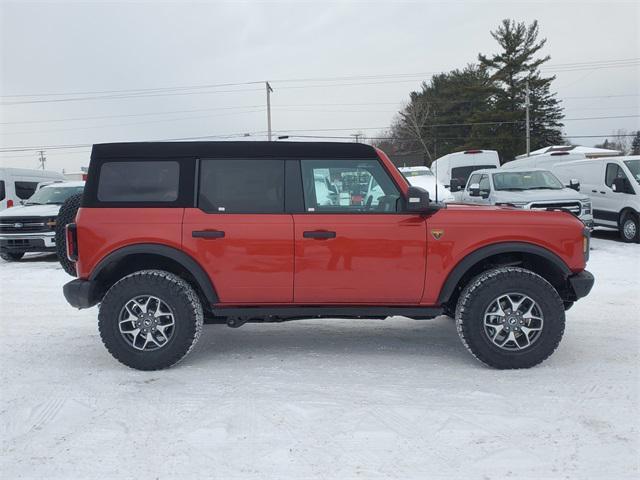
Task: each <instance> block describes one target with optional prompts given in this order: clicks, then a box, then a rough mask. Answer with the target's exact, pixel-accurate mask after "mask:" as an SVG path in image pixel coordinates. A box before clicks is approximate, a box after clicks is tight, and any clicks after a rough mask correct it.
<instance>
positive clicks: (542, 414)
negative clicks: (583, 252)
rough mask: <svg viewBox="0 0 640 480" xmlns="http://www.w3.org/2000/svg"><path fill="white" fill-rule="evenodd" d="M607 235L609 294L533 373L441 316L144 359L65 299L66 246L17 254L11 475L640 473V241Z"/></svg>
mask: <svg viewBox="0 0 640 480" xmlns="http://www.w3.org/2000/svg"><path fill="white" fill-rule="evenodd" d="M599 237H600V238H596V239H594V241H593V251H592V252H591V261H590V262H589V267H588V268H589V270H591V271H592V272H593V273H594V274H595V276H596V285H595V287H594V290H593V292H592V293H591V295H590V296H589V297H587V298H586V299H583V300H582V301H580V302H578V303H577V304H576V305H575V307H574V308H573V309H572V310H570V311H569V312H568V314H567V316H568V323H567V329H566V332H565V337H564V340H563V341H562V343H561V345H560V348H559V349H558V351H557V352H556V353H555V354H554V355H553V356H552V357H551V358H550V359H549V360H548V361H547V362H545V363H544V364H542V365H541V366H539V367H537V368H534V369H531V370H521V371H496V370H491V369H488V368H486V367H483V366H482V365H480V364H479V363H477V362H476V360H475V359H474V358H473V357H472V356H471V355H470V354H468V353H467V351H466V350H465V349H464V347H463V346H462V344H461V343H460V341H459V339H458V337H457V335H456V332H455V328H454V324H453V322H452V321H451V320H449V319H447V318H446V317H441V318H438V319H435V320H432V321H413V320H408V319H403V318H394V319H389V320H387V321H379V320H371V321H343V320H323V321H318V320H313V321H300V322H290V323H285V324H264V325H258V324H249V325H245V326H244V327H242V328H241V329H238V330H234V329H230V328H228V327H226V326H222V325H220V326H218V325H214V326H207V327H205V332H204V334H203V337H202V338H201V339H200V342H199V344H198V346H197V347H196V349H195V350H194V351H193V352H192V353H191V355H190V356H188V357H187V358H186V359H185V360H184V361H183V362H182V363H180V364H179V365H178V366H176V367H174V368H172V369H170V370H167V371H161V372H147V373H145V372H138V371H135V370H130V369H128V368H126V367H123V366H122V365H120V364H119V363H117V362H116V361H115V360H113V359H112V358H111V356H110V355H109V354H108V353H107V351H106V350H105V349H104V348H103V346H102V343H101V341H100V338H99V337H98V334H97V325H96V314H97V312H96V309H95V308H93V309H90V310H86V311H76V310H73V309H72V308H71V307H69V306H68V305H67V304H66V303H65V300H64V298H63V296H62V293H61V286H62V284H63V283H65V282H66V281H68V280H69V277H68V276H67V275H66V274H65V273H64V272H63V271H62V269H61V268H60V267H59V266H58V264H57V263H56V262H55V259H53V258H51V257H47V258H45V259H43V258H42V257H38V258H33V257H31V258H28V259H27V260H26V261H23V262H21V263H15V264H9V263H4V262H2V261H0V312H1V313H0V316H1V319H0V325H1V327H0V354H1V357H0V361H1V367H2V368H0V381H1V383H0V389H1V390H0V397H1V404H0V435H1V440H2V449H1V452H2V454H1V460H0V462H1V463H0V476H1V477H2V478H3V479H4V478H6V479H13V478H34V479H45V478H46V479H70V478H74V479H80V478H108V479H116V478H141V479H146V478H160V479H165V478H176V479H188V478H216V479H225V480H227V479H239V478H249V479H275V478H292V479H296V480H301V479H308V478H327V479H329V478H332V479H333V478H335V479H352V478H394V479H396V478H397V479H403V480H404V479H427V478H431V479H440V478H447V479H448V478H451V479H460V478H492V479H497V478H517V479H520V478H531V479H540V478H554V479H555V478H558V479H567V478H571V479H593V478H603V479H626V478H629V479H630V478H638V476H639V475H640V472H639V451H640V416H639V415H638V411H639V407H640V376H639V371H640V368H639V367H640V363H639V356H640V355H639V351H640V334H639V331H640V330H639V322H640V314H639V311H640V298H639V296H640V246H639V245H626V244H623V243H619V242H617V241H615V240H613V238H610V237H607V235H606V234H600V235H599Z"/></svg>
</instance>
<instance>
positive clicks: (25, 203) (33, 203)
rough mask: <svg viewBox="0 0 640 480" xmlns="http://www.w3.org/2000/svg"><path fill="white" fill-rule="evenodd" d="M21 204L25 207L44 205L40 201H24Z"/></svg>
mask: <svg viewBox="0 0 640 480" xmlns="http://www.w3.org/2000/svg"><path fill="white" fill-rule="evenodd" d="M23 205H24V206H25V207H26V206H28V205H44V203H40V202H24V204H23Z"/></svg>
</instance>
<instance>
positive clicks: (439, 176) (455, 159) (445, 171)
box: [431, 150, 500, 193]
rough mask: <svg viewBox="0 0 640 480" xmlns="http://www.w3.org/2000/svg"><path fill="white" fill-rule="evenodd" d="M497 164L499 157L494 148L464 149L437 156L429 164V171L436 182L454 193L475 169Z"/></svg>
mask: <svg viewBox="0 0 640 480" xmlns="http://www.w3.org/2000/svg"><path fill="white" fill-rule="evenodd" d="M499 166H500V157H499V156H498V152H496V151H495V150H466V151H464V152H455V153H450V154H448V155H445V156H443V157H440V158H438V159H437V160H435V161H434V162H433V163H432V164H431V171H432V172H433V174H434V175H435V176H436V180H437V183H441V184H442V185H444V186H445V187H446V188H448V189H449V190H450V191H451V193H455V192H459V191H460V190H462V189H463V188H464V186H465V185H466V184H467V180H468V179H469V175H471V173H472V172H474V171H475V170H481V169H486V168H498V167H499Z"/></svg>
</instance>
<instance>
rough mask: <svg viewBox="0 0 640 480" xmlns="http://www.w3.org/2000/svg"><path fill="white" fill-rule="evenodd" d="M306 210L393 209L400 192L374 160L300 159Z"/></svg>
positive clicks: (352, 210)
mask: <svg viewBox="0 0 640 480" xmlns="http://www.w3.org/2000/svg"><path fill="white" fill-rule="evenodd" d="M301 167H302V185H303V188H304V202H305V209H306V211H307V212H321V213H331V212H337V213H340V212H343V213H349V212H352V213H385V212H396V211H397V208H398V206H397V205H398V199H399V198H400V192H399V191H398V189H397V188H396V186H395V184H394V183H393V181H392V180H391V178H390V177H389V175H388V174H387V172H386V171H385V170H384V169H383V168H382V166H381V165H380V163H379V162H378V161H376V160H302V162H301Z"/></svg>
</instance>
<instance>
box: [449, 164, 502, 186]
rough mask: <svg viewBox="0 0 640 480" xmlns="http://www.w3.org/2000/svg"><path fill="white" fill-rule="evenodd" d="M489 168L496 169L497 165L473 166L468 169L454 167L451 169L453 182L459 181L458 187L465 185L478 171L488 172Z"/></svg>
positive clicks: (467, 167)
mask: <svg viewBox="0 0 640 480" xmlns="http://www.w3.org/2000/svg"><path fill="white" fill-rule="evenodd" d="M487 168H496V166H495V165H471V166H466V167H454V168H452V169H451V180H453V179H455V180H457V181H458V185H465V184H466V183H467V180H468V178H469V175H471V172H475V171H476V170H486V169H487Z"/></svg>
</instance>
